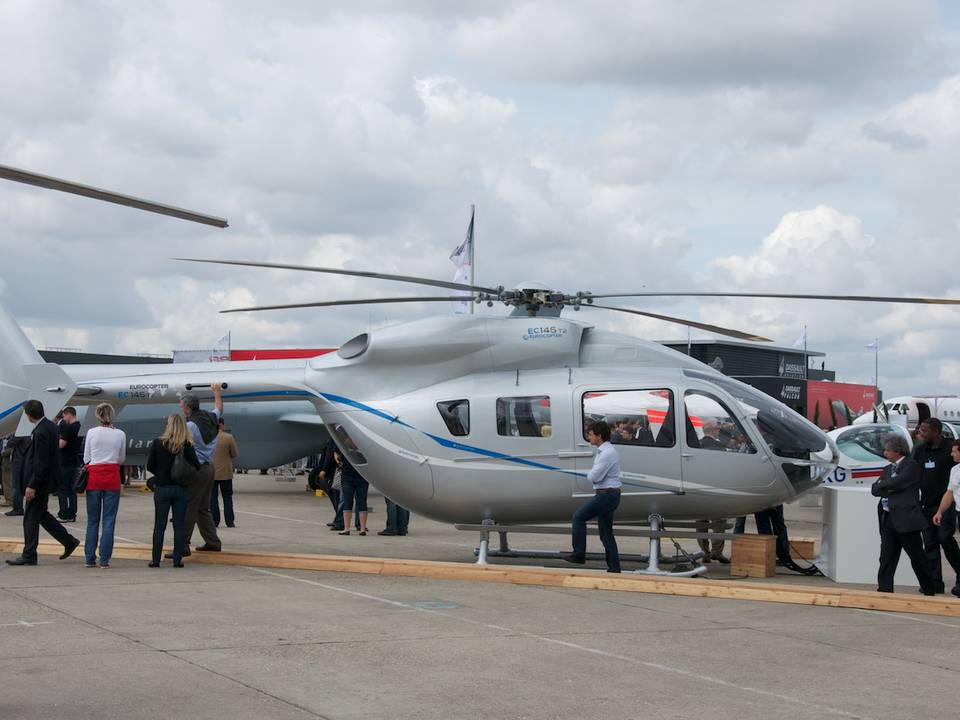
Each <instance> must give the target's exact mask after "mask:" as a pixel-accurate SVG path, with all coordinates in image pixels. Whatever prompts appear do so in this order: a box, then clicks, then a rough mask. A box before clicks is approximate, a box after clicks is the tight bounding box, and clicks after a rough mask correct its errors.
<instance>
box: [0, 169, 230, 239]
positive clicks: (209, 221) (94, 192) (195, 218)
mask: <svg viewBox="0 0 960 720" xmlns="http://www.w3.org/2000/svg"><path fill="white" fill-rule="evenodd" d="M0 178H5V179H6V180H13V181H14V182H21V183H26V184H27V185H35V186H37V187H41V188H47V189H49V190H59V191H60V192H65V193H72V194H74V195H83V196H84V197H88V198H93V199H94V200H103V201H104V202H111V203H116V204H117V205H126V206H127V207H132V208H137V209H138V210H146V211H147V212H154V213H159V214H160V215H169V216H170V217H175V218H180V219H181V220H189V221H190V222H195V223H201V224H203V225H212V226H213V227H219V228H225V227H227V221H226V220H224V219H223V218H218V217H214V216H213V215H204V214H203V213H198V212H193V211H192V210H184V209H183V208H178V207H174V206H173V205H163V204H161V203H157V202H153V201H152V200H143V199H141V198H136V197H132V196H130V195H123V194H121V193H116V192H111V191H110V190H101V189H100V188H95V187H91V186H90V185H81V184H80V183H75V182H71V181H69V180H60V179H58V178H55V177H49V176H48V175H40V174H38V173H32V172H29V171H27V170H20V169H18V168H14V167H9V166H7V165H0Z"/></svg>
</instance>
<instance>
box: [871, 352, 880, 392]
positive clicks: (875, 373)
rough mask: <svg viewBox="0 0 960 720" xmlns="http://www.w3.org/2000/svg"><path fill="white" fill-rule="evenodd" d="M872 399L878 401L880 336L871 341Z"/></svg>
mask: <svg viewBox="0 0 960 720" xmlns="http://www.w3.org/2000/svg"><path fill="white" fill-rule="evenodd" d="M873 401H874V402H875V403H878V402H880V338H875V339H874V341H873Z"/></svg>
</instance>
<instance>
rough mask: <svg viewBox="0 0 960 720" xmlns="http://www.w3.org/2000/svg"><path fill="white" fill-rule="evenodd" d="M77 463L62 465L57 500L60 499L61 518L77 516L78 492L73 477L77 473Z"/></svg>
mask: <svg viewBox="0 0 960 720" xmlns="http://www.w3.org/2000/svg"><path fill="white" fill-rule="evenodd" d="M77 469H78V468H77V466H76V465H63V464H61V465H60V487H58V488H57V500H59V501H60V511H59V512H58V513H57V514H58V515H59V516H60V519H61V520H62V519H64V518H75V517H76V516H77V494H76V493H75V492H74V491H73V477H74V475H76V474H77Z"/></svg>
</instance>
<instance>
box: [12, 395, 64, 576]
mask: <svg viewBox="0 0 960 720" xmlns="http://www.w3.org/2000/svg"><path fill="white" fill-rule="evenodd" d="M23 412H24V414H25V415H26V416H27V419H28V420H29V421H30V422H31V423H33V425H34V428H33V433H32V434H31V442H30V449H29V450H28V452H27V457H26V458H25V460H24V464H23V478H24V481H25V485H26V489H25V490H24V494H23V499H24V502H25V507H24V512H23V553H22V554H21V555H20V556H19V557H15V558H10V559H9V560H7V564H8V565H36V564H37V544H38V543H39V542H40V527H41V526H42V527H43V529H44V530H46V531H47V532H48V533H50V534H51V535H53V537H54V539H56V540H57V542H59V543H60V544H61V545H63V554H62V555H61V556H60V559H61V560H66V559H67V558H68V557H70V555H71V554H72V553H73V551H74V550H76V549H77V546H78V545H79V544H80V541H79V540H78V539H77V538H75V537H74V536H73V535H71V534H70V533H68V532H67V529H66V528H65V527H63V525H61V524H60V523H59V522H57V519H56V518H55V517H54V516H53V515H51V514H50V513H49V512H48V511H47V500H48V499H49V498H50V493H51V492H52V491H54V490H56V489H57V487H58V484H59V482H60V433H59V432H58V430H57V426H56V425H54V424H53V423H52V422H51V421H50V420H47V418H45V417H44V413H43V403H41V402H40V401H39V400H27V401H26V402H25V403H24V404H23Z"/></svg>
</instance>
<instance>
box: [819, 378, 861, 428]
mask: <svg viewBox="0 0 960 720" xmlns="http://www.w3.org/2000/svg"><path fill="white" fill-rule="evenodd" d="M876 402H877V393H876V388H874V387H873V385H855V384H853V383H837V382H825V381H821V380H809V381H807V418H808V419H810V420H812V421H813V422H814V423H816V424H817V425H819V426H820V427H821V428H823V429H825V430H826V429H829V428H831V427H843V426H844V425H847V424H849V423H848V420H852V419H853V418H855V417H857V416H858V415H862V414H863V413H865V412H868V411H870V410H871V409H872V408H873V406H874V404H876ZM831 408H832V411H831ZM848 416H849V417H848Z"/></svg>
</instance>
